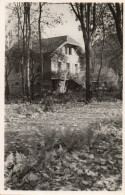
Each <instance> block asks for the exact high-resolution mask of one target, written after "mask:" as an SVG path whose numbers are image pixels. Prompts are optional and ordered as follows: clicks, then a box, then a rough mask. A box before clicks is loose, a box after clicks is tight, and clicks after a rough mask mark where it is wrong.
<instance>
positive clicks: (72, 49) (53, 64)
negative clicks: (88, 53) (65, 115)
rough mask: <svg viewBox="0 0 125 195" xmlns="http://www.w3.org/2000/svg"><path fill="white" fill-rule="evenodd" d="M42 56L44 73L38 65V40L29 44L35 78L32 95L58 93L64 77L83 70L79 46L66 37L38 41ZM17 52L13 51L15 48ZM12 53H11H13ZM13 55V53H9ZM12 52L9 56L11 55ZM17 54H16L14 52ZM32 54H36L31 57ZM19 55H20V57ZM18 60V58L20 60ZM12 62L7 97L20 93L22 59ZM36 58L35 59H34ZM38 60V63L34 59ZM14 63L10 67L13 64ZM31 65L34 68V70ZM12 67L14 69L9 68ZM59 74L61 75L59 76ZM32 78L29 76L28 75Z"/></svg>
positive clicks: (81, 50) (65, 78) (81, 52)
mask: <svg viewBox="0 0 125 195" xmlns="http://www.w3.org/2000/svg"><path fill="white" fill-rule="evenodd" d="M41 47H42V50H41V52H42V56H43V73H42V75H41V66H40V64H41V63H40V62H39V56H38V58H36V55H37V54H39V41H38V40H34V41H33V42H32V51H31V53H33V54H32V56H33V55H34V56H35V57H34V58H33V59H32V60H31V62H30V63H31V70H32V75H33V76H34V78H35V80H34V94H35V93H36V94H38V93H40V91H41V89H49V90H57V88H58V90H59V82H64V81H65V80H67V75H69V74H73V75H78V74H80V72H81V70H82V74H83V72H85V71H84V66H85V64H84V65H83V61H82V54H83V49H82V48H81V46H80V45H79V44H78V43H77V42H76V41H75V40H74V39H72V38H71V37H69V36H60V37H53V38H48V39H42V40H41ZM15 50H16V49H15ZM15 50H14V51H13V52H15ZM11 52H12V51H11ZM13 52H12V53H13ZM17 53H19V51H18V52H17ZM34 53H35V54H34ZM19 56H20V55H19ZM19 58H20V57H19ZM19 58H18V57H17V59H16V60H15V61H14V60H13V61H14V62H11V71H10V73H9V76H8V78H7V79H8V84H9V90H10V94H13V95H15V94H20V93H21V89H22V76H21V65H20V64H21V59H19ZM34 59H35V60H34ZM36 59H38V61H37V60H36ZM12 63H13V65H12ZM33 64H35V65H34V67H33ZM12 66H13V67H12ZM59 75H61V76H60V77H59ZM31 77H32V76H31Z"/></svg>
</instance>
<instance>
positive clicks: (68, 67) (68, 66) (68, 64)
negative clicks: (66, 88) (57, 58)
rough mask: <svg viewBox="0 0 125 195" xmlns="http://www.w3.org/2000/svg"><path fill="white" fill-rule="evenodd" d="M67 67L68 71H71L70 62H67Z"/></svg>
mask: <svg viewBox="0 0 125 195" xmlns="http://www.w3.org/2000/svg"><path fill="white" fill-rule="evenodd" d="M66 69H67V71H68V72H70V63H66Z"/></svg>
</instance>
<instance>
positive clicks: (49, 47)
mask: <svg viewBox="0 0 125 195" xmlns="http://www.w3.org/2000/svg"><path fill="white" fill-rule="evenodd" d="M38 41H39V40H36V41H33V43H32V46H33V49H35V50H38V49H39V47H38V44H39V42H38ZM64 43H68V44H71V45H74V46H77V47H80V48H81V46H80V44H79V43H78V42H76V41H75V40H74V39H72V38H71V37H69V36H59V37H52V38H46V39H42V40H41V47H42V52H43V53H46V52H47V53H48V52H50V53H52V52H54V51H55V50H56V49H57V48H58V47H60V46H61V45H62V44H64Z"/></svg>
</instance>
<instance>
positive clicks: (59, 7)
mask: <svg viewBox="0 0 125 195" xmlns="http://www.w3.org/2000/svg"><path fill="white" fill-rule="evenodd" d="M51 12H52V13H56V14H57V15H59V14H60V13H61V14H63V16H62V23H63V24H58V25H56V26H55V28H47V30H46V34H45V35H44V37H45V38H47V37H54V36H63V35H69V36H71V37H72V38H73V39H75V40H76V41H77V42H79V43H80V45H81V46H82V47H83V48H84V41H83V37H82V32H81V31H79V30H78V26H79V21H75V15H74V13H71V12H70V11H69V5H66V4H52V5H51Z"/></svg>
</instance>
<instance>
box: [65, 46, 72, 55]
mask: <svg viewBox="0 0 125 195" xmlns="http://www.w3.org/2000/svg"><path fill="white" fill-rule="evenodd" d="M65 54H68V55H72V48H71V47H67V46H65Z"/></svg>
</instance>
